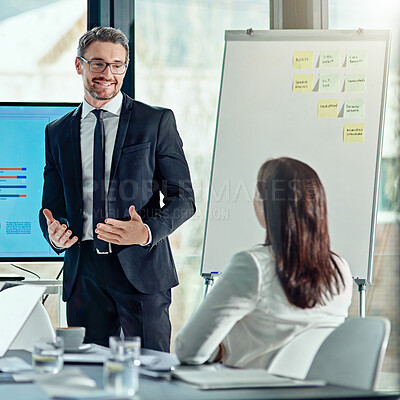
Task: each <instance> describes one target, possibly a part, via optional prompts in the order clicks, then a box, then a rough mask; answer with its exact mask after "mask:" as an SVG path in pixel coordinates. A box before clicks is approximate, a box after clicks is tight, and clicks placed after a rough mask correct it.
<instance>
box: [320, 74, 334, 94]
mask: <svg viewBox="0 0 400 400" xmlns="http://www.w3.org/2000/svg"><path fill="white" fill-rule="evenodd" d="M318 90H319V91H320V92H322V93H328V92H338V91H339V74H319V85H318Z"/></svg>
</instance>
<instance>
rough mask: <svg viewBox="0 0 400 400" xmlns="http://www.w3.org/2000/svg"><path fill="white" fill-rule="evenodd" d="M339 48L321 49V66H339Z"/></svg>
mask: <svg viewBox="0 0 400 400" xmlns="http://www.w3.org/2000/svg"><path fill="white" fill-rule="evenodd" d="M339 55H340V53H339V50H321V51H320V52H319V67H320V68H337V67H338V66H339Z"/></svg>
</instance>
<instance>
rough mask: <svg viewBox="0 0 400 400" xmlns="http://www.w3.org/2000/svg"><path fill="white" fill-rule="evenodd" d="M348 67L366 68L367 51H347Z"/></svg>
mask: <svg viewBox="0 0 400 400" xmlns="http://www.w3.org/2000/svg"><path fill="white" fill-rule="evenodd" d="M347 66H348V67H366V66H367V50H365V49H351V50H348V51H347Z"/></svg>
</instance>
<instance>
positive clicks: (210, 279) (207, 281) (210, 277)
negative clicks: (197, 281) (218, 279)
mask: <svg viewBox="0 0 400 400" xmlns="http://www.w3.org/2000/svg"><path fill="white" fill-rule="evenodd" d="M220 273H221V272H204V273H202V274H201V276H202V278H204V285H205V288H204V298H205V297H206V296H207V293H208V290H209V289H210V288H211V287H212V286H213V285H214V277H215V276H216V275H219V274H220Z"/></svg>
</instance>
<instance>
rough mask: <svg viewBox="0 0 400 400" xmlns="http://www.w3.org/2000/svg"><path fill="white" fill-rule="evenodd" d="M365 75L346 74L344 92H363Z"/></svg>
mask: <svg viewBox="0 0 400 400" xmlns="http://www.w3.org/2000/svg"><path fill="white" fill-rule="evenodd" d="M365 83H366V80H365V74H346V80H345V85H344V91H345V92H365Z"/></svg>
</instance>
